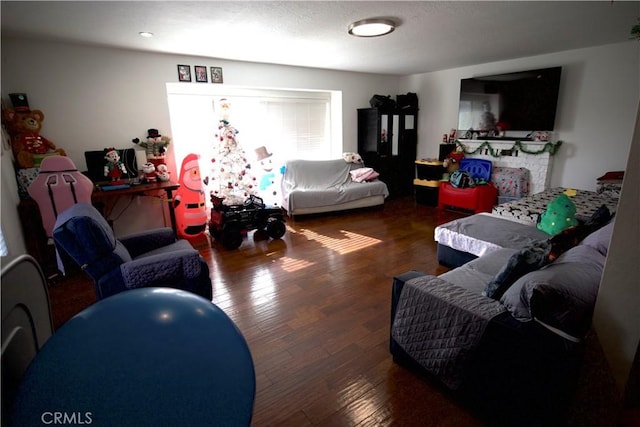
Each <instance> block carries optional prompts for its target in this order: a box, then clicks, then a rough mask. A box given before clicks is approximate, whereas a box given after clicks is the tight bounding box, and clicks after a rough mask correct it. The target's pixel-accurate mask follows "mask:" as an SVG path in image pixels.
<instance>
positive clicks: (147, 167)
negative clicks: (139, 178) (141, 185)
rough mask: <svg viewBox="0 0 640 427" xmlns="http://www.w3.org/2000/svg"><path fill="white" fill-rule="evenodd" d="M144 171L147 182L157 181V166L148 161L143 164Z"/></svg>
mask: <svg viewBox="0 0 640 427" xmlns="http://www.w3.org/2000/svg"><path fill="white" fill-rule="evenodd" d="M142 173H144V180H145V181H146V182H155V181H156V176H157V174H156V167H155V165H154V164H153V163H151V162H147V163H145V164H144V165H142Z"/></svg>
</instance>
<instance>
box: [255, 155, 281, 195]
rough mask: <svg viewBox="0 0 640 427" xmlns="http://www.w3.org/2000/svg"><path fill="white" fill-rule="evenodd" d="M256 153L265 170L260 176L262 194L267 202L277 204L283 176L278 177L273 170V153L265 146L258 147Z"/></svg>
mask: <svg viewBox="0 0 640 427" xmlns="http://www.w3.org/2000/svg"><path fill="white" fill-rule="evenodd" d="M255 153H256V159H257V160H258V162H260V167H261V168H262V170H263V171H264V175H262V177H260V184H259V188H260V194H261V195H262V198H263V199H264V200H265V201H266V202H267V204H269V205H277V204H278V200H279V198H278V188H279V187H280V178H281V177H276V174H275V172H274V171H273V154H272V153H269V151H268V150H267V148H266V147H264V146H262V147H258V148H256V150H255Z"/></svg>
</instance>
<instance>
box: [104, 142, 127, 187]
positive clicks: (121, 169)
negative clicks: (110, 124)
mask: <svg viewBox="0 0 640 427" xmlns="http://www.w3.org/2000/svg"><path fill="white" fill-rule="evenodd" d="M104 158H105V160H106V161H107V163H106V164H105V165H104V176H106V177H109V178H110V179H111V182H112V183H113V184H121V183H122V182H123V181H122V180H121V179H120V177H121V176H122V174H123V173H125V174H126V173H127V168H126V167H125V166H124V163H122V162H121V161H120V154H118V151H117V150H116V149H115V148H105V149H104Z"/></svg>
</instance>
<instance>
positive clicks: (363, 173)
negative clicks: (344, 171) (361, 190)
mask: <svg viewBox="0 0 640 427" xmlns="http://www.w3.org/2000/svg"><path fill="white" fill-rule="evenodd" d="M349 174H350V175H351V179H352V180H353V181H355V182H364V181H373V180H374V179H376V178H377V177H379V176H380V174H379V173H378V172H376V171H374V170H373V169H372V168H358V169H354V170H352V171H350V172H349Z"/></svg>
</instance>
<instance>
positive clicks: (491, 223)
mask: <svg viewBox="0 0 640 427" xmlns="http://www.w3.org/2000/svg"><path fill="white" fill-rule="evenodd" d="M565 191H567V189H566V188H562V187H557V188H551V189H548V190H545V191H543V192H540V193H537V194H534V195H531V196H528V197H525V198H522V199H519V200H515V201H512V202H508V203H504V204H501V205H497V206H495V207H494V208H493V211H492V212H491V213H490V214H489V213H481V214H476V215H472V216H469V217H465V218H460V219H457V220H454V221H451V222H448V223H446V224H442V225H440V226H438V227H436V229H435V232H434V238H435V240H436V242H437V243H438V246H437V248H438V262H439V263H440V264H443V265H446V266H449V267H458V266H460V265H462V264H465V263H467V262H469V261H471V260H473V259H475V258H477V257H479V256H482V255H485V254H487V253H490V252H493V251H495V250H498V249H501V248H520V247H522V246H523V245H527V244H531V243H533V242H535V241H539V240H545V239H547V238H548V237H549V235H548V234H546V233H545V232H543V231H540V230H538V229H537V228H536V227H535V225H536V223H537V221H538V217H539V216H540V215H541V214H542V213H543V212H544V211H545V209H546V208H547V205H548V204H549V202H551V201H552V200H554V199H555V198H556V197H558V196H559V195H560V194H562V193H564V192H565ZM575 191H576V194H575V195H574V196H572V197H571V200H572V201H573V203H574V204H575V206H576V215H575V217H576V219H577V220H578V221H579V222H585V221H586V220H588V219H589V218H590V217H591V216H592V215H593V214H594V213H595V212H596V210H597V209H598V208H600V207H601V206H602V205H605V206H606V207H607V208H608V209H609V212H610V213H612V214H613V213H615V211H616V207H617V205H618V198H617V197H615V196H613V195H611V194H609V193H597V192H595V191H587V190H575Z"/></svg>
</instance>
